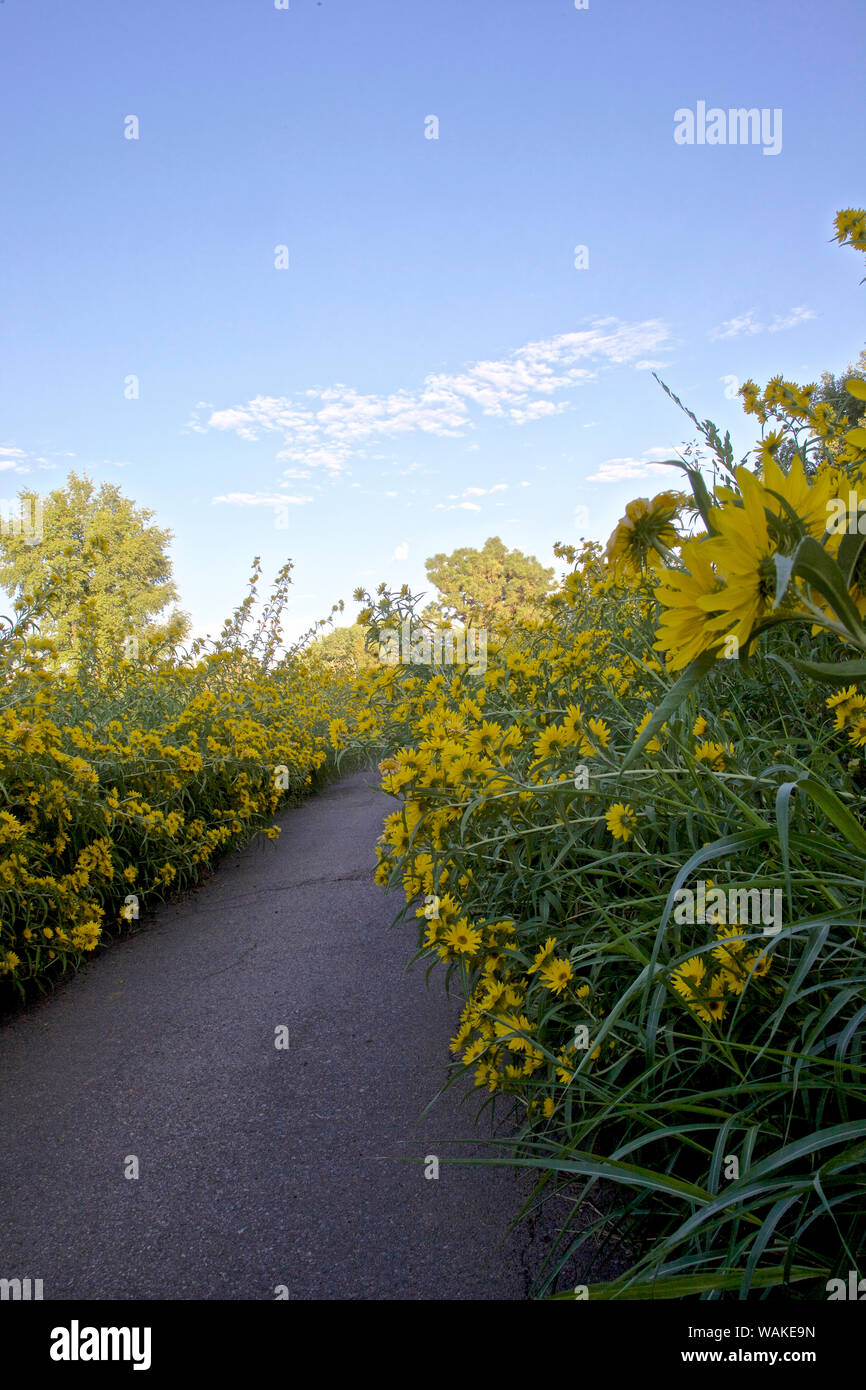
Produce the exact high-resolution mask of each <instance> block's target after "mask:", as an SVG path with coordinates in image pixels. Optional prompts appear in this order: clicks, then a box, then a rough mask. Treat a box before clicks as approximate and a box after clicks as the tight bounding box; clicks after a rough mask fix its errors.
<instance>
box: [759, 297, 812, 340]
mask: <svg viewBox="0 0 866 1390" xmlns="http://www.w3.org/2000/svg"><path fill="white" fill-rule="evenodd" d="M816 317H817V315H816V313H815V310H814V309H807V308H806V306H805V304H797V305H795V306H794V308H793V309H792V310H791V312H790V314H777V315H776V317H775V318H774V319H773V322H772V323H771V324H770V327H769V328H768V329H767V332H768V333H782V332H783V331H784V330H785V329H786V328H796V327H797V324H798V323H805V322H806V321H807V319H814V318H816Z"/></svg>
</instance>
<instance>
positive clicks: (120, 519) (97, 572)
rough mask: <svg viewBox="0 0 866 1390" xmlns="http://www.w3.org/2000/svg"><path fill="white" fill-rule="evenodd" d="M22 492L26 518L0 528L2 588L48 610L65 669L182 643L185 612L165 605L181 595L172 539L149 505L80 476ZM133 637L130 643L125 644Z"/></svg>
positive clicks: (46, 626) (47, 627) (45, 626)
mask: <svg viewBox="0 0 866 1390" xmlns="http://www.w3.org/2000/svg"><path fill="white" fill-rule="evenodd" d="M18 497H19V502H20V503H21V504H22V515H23V516H24V518H25V522H26V521H29V522H30V525H29V528H28V526H27V524H25V526H24V527H23V528H21V527H17V528H10V527H9V526H8V525H6V526H4V527H3V528H2V531H0V586H2V587H3V589H5V590H6V592H7V593H8V594H9V595H10V596H11V597H12V598H13V600H15V601H16V602H19V603H20V602H22V601H23V600H24V599H25V598H28V599H30V600H31V601H33V602H34V603H35V604H36V605H37V606H38V607H42V608H44V609H45V613H46V616H45V617H44V618H43V620H42V622H41V623H40V628H41V633H42V635H43V636H45V637H48V638H50V639H51V640H52V641H53V642H54V643H55V646H56V649H57V661H58V663H59V664H60V665H61V666H63V667H66V668H68V669H72V670H76V671H77V670H80V669H81V667H82V665H84V664H85V663H86V664H88V665H89V666H90V668H91V669H92V670H93V671H94V674H100V673H101V672H102V671H104V669H105V668H106V666H107V665H110V664H112V663H114V662H116V661H118V660H120V659H123V657H124V655H127V656H129V657H134V656H136V655H139V656H142V657H144V656H146V655H147V654H148V653H149V652H153V651H155V650H160V649H167V648H169V647H172V646H173V645H174V644H175V643H177V642H180V641H182V640H183V638H184V637H185V636H186V635H187V633H188V631H189V618H188V616H187V615H186V614H185V613H182V612H180V611H179V610H178V609H177V608H174V609H172V610H171V611H170V612H169V613H168V614H167V615H165V612H164V610H165V609H166V607H167V606H168V604H170V603H172V602H173V601H174V600H176V599H177V597H178V595H177V590H176V589H175V586H174V583H173V582H172V577H171V561H170V560H169V558H168V555H167V554H166V548H167V546H168V544H169V542H170V541H171V539H172V536H171V532H170V531H167V530H164V529H163V528H161V527H158V526H152V525H150V521H151V518H152V517H153V515H154V513H153V512H152V511H150V510H148V509H147V508H145V507H136V505H135V504H134V502H132V501H131V500H130V499H129V498H128V497H124V496H123V495H122V494H121V491H120V488H119V487H116V486H114V485H113V484H111V483H103V484H102V485H101V486H100V488H99V489H98V490H96V489H95V487H94V485H93V483H92V481H91V480H90V479H89V478H88V477H87V476H86V475H84V476H82V477H79V476H78V475H77V474H76V473H70V475H69V477H68V478H67V480H66V486H65V487H62V488H58V489H57V490H55V491H54V492H51V493H49V494H48V496H47V497H45V498H40V497H39V495H38V493H36V492H34V491H32V490H31V489H27V488H25V489H23V490H22V491H21V492H20V493H19V494H18ZM127 637H129V638H131V639H134V641H133V643H132V644H131V645H126V646H124V642H125V639H126V638H127ZM136 641H137V644H138V646H137V647H136V646H135V642H136Z"/></svg>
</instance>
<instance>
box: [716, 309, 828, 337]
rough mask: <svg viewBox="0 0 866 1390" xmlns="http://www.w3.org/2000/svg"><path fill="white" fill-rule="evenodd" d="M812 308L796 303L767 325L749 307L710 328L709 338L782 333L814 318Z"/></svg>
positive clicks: (814, 314)
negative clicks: (746, 310) (760, 321)
mask: <svg viewBox="0 0 866 1390" xmlns="http://www.w3.org/2000/svg"><path fill="white" fill-rule="evenodd" d="M816 317H817V316H816V313H815V310H814V309H809V308H807V307H806V305H805V304H796V305H795V306H794V308H793V309H791V311H790V313H787V314H776V316H775V318H774V319H773V322H772V323H771V324H769V325H767V324H763V323H759V322H758V320H757V319H756V318H755V310H754V309H750V310H749V312H748V313H747V314H741V315H740V316H739V318H733V319H727V320H726V322H725V323H722V324H720V325H719V326H718V328H712V329H710V337H711V338H738V337H740V336H741V334H744V333H745V334H748V335H753V334H755V333H764V332H766V333H783V332H784V331H785V330H786V329H788V328H796V327H797V325H798V324H800V323H806V322H807V321H808V320H809V319H814V318H816Z"/></svg>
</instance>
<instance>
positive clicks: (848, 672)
mask: <svg viewBox="0 0 866 1390" xmlns="http://www.w3.org/2000/svg"><path fill="white" fill-rule="evenodd" d="M791 665H792V666H794V667H796V669H797V670H798V671H802V672H803V674H804V675H805V676H812V677H813V679H814V680H816V681H831V682H832V683H833V685H845V684H846V682H847V681H859V680H863V679H864V677H866V659H864V658H863V657H861V658H860V659H859V660H857V661H798V660H796V659H795V658H794V657H792V658H791Z"/></svg>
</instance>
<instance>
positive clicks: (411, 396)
mask: <svg viewBox="0 0 866 1390" xmlns="http://www.w3.org/2000/svg"><path fill="white" fill-rule="evenodd" d="M668 337H669V330H668V328H667V327H666V325H665V324H663V323H662V322H660V321H659V320H657V319H649V320H645V321H643V322H638V323H623V322H621V321H620V320H619V319H614V318H607V319H599V320H596V321H595V322H594V323H593V324H592V325H591V327H589V328H587V329H583V330H581V331H579V332H574V333H560V334H558V335H556V336H555V337H552V338H546V339H542V340H539V341H537V342H531V343H526V344H525V345H524V346H523V347H521V348H517V349H516V350H515V351H514V352H512V353H509V355H508V356H507V357H504V358H501V359H498V360H490V361H487V360H485V361H479V362H475V363H472V364H471V365H470V366H468V367H466V368H465V369H463V370H462V371H459V372H454V373H447V372H437V373H432V374H430V375H429V376H426V377H425V378H424V380H423V382H422V384H421V386H420V387H419V388H417V389H416V390H405V389H401V390H398V391H394V392H391V393H390V394H386V395H364V394H362V393H361V392H359V391H356V390H355V388H354V387H352V386H347V385H345V384H343V383H338V384H336V385H333V386H327V387H314V388H311V389H309V390H307V391H304V392H301V393H300V394H299V396H298V397H290V396H255V397H254V398H253V399H252V400H250V401H248V402H247V403H246V404H245V405H234V406H227V407H224V408H222V409H219V410H214V409H212V407H211V406H210V404H209V403H207V402H199V403H198V405H197V406H196V408H195V410H194V411H193V413H192V416H191V418H190V420H189V422H188V425H187V428H189V429H192V430H195V431H197V432H198V433H201V434H203V433H206V432H207V431H208V430H222V431H229V432H232V433H234V434H236V435H238V436H239V437H240V438H241V439H259V438H261V437H262V436H263V435H267V434H272V433H273V434H279V435H281V436H282V438H283V443H284V447H283V448H282V449H281V450H280V452H279V453H278V454H277V458H278V459H279V460H281V461H285V462H286V463H290V464H292V465H293V469H294V470H297V468H298V467H300V468H303V469H311V468H318V469H323V470H325V472H326V473H330V474H332V475H334V474H338V473H340V472H343V471H344V470H345V469H346V468H347V467H348V464H349V461H350V459H351V458H352V456H353V455H354V454H356V453H357V452H359V450H360V449H361V447H362V446H363V445H364V444H365V443H367V442H368V441H371V440H373V441H381V440H387V439H392V440H393V439H397V438H400V437H403V436H405V435H411V434H416V433H420V434H428V435H434V436H436V437H439V438H456V437H460V436H462V435H464V434H465V433H466V431H468V430H471V429H474V428H475V426H476V424H477V421H478V419H479V418H480V417H485V416H486V417H489V418H492V419H498V420H501V421H503V422H505V423H511V424H513V425H523V424H527V423H529V422H530V421H532V420H536V419H539V418H541V417H543V416H545V415H551V414H555V413H556V412H558V411H559V410H561V409H563V408H565V407H566V406H567V404H568V402H567V401H562V400H559V401H554V400H553V396H554V395H556V394H557V393H561V392H568V391H573V390H574V389H575V388H576V387H578V386H580V385H581V384H582V383H584V382H586V381H588V380H590V379H591V378H592V377H594V376H595V375H596V374H597V371H598V368H599V366H611V365H613V366H623V365H634V364H635V363H636V362H640V361H643V360H644V359H645V357H646V354H647V352H652V351H654V350H655V351H658V350H659V349H664V348H665V347H666V346H667V342H668ZM205 411H209V412H210V413H209V414H207V415H206V417H205V415H203V412H205Z"/></svg>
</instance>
